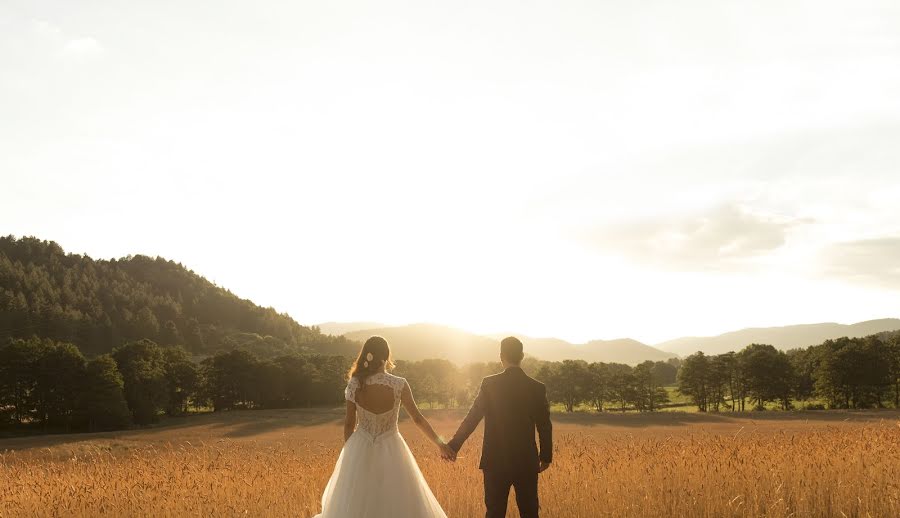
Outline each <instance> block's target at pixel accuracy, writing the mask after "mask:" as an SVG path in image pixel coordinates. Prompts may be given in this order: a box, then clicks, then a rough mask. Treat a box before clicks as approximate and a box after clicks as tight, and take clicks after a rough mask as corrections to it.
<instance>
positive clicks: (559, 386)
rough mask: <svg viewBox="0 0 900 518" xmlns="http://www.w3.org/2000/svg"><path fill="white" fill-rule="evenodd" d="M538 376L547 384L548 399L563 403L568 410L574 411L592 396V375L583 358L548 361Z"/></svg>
mask: <svg viewBox="0 0 900 518" xmlns="http://www.w3.org/2000/svg"><path fill="white" fill-rule="evenodd" d="M538 378H539V379H540V380H541V381H543V382H544V383H545V384H546V386H547V399H548V400H550V401H551V402H553V403H562V405H563V406H564V407H565V409H566V412H573V411H574V410H575V407H576V406H578V405H579V404H581V403H582V402H584V401H587V400H588V399H589V398H590V383H591V376H590V372H589V370H588V364H587V362H585V361H583V360H563V361H562V362H553V363H546V364H544V366H542V367H541V369H540V370H539V372H538Z"/></svg>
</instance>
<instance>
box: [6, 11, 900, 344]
mask: <svg viewBox="0 0 900 518" xmlns="http://www.w3.org/2000/svg"><path fill="white" fill-rule="evenodd" d="M897 27H900V4H898V3H897V2H895V1H893V0H878V1H865V0H864V1H856V2H842V1H834V0H816V1H792V2H776V1H761V2H753V3H750V2H743V1H736V0H708V1H697V0H684V1H680V2H665V1H661V0H659V1H648V2H612V1H598V0H590V1H571V0H555V1H548V2H539V1H515V2H511V1H492V0H487V1H485V0H480V1H475V2H466V1H460V2H431V1H423V0H415V1H404V2H398V1H394V0H386V1H381V2H355V1H330V2H308V1H299V2H298V1H267V2H238V1H231V0H217V1H215V2H213V1H183V0H179V1H154V2H100V1H73V0H67V1H58V2H47V1H40V0H37V1H35V0H27V1H18V0H0V200H2V201H0V234H13V235H17V236H22V235H34V236H37V237H40V238H42V239H49V240H53V241H56V242H58V243H59V244H60V245H62V246H63V248H65V249H66V250H67V251H70V252H74V253H85V254H88V255H90V256H91V257H94V258H113V257H122V256H126V255H129V254H146V255H151V256H157V255H159V256H163V257H166V258H169V259H173V260H175V261H178V262H181V263H183V264H185V265H186V266H188V267H189V268H191V269H193V270H194V271H195V272H197V273H199V274H201V275H203V276H205V277H207V278H209V279H210V280H212V281H214V282H216V283H217V284H218V285H220V286H223V287H226V288H228V289H230V290H231V291H233V292H234V293H236V294H237V295H239V296H241V297H245V298H249V299H251V300H253V301H254V302H257V303H259V304H261V305H265V306H272V307H275V308H276V309H277V310H279V311H283V312H287V313H289V314H290V315H291V316H293V317H294V318H295V319H296V320H297V321H299V322H300V323H303V324H315V323H319V322H325V321H357V320H364V321H378V322H384V323H386V324H406V323H414V322H434V323H441V324H446V325H451V326H455V327H460V328H463V329H468V330H471V331H474V332H482V333H496V332H516V333H521V334H525V335H529V336H557V337H560V338H564V339H568V340H571V341H576V342H578V341H586V340H589V339H601V338H604V339H612V338H619V337H632V338H635V339H638V340H641V341H644V342H646V343H650V344H653V343H656V342H659V341H662V340H666V339H670V338H675V337H679V336H685V335H694V336H697V335H714V334H718V333H722V332H726V331H730V330H735V329H739V328H743V327H751V326H775V325H788V324H796V323H812V322H826V321H834V322H841V323H853V322H857V321H861V320H867V319H872V318H883V317H898V316H900V313H898V308H900V203H898V200H900V145H898V143H900V31H898V30H897Z"/></svg>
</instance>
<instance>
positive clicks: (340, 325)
mask: <svg viewBox="0 0 900 518" xmlns="http://www.w3.org/2000/svg"><path fill="white" fill-rule="evenodd" d="M314 327H318V328H319V331H321V332H322V333H323V334H326V335H331V336H341V335H345V334H347V333H352V332H354V331H364V330H366V329H379V328H382V327H388V326H386V325H384V324H382V323H380V322H323V323H321V324H316V325H315V326H314Z"/></svg>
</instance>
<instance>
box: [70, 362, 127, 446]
mask: <svg viewBox="0 0 900 518" xmlns="http://www.w3.org/2000/svg"><path fill="white" fill-rule="evenodd" d="M81 385H82V386H81V387H80V389H79V391H78V398H77V405H76V410H75V416H74V422H75V423H77V424H78V425H79V426H80V427H82V428H84V429H87V431H89V432H97V431H102V430H116V429H120V428H124V427H126V426H128V425H129V424H130V423H131V413H130V411H129V410H128V403H127V402H126V401H125V393H124V388H125V382H124V380H123V379H122V374H121V373H120V372H119V369H118V367H117V366H116V361H115V360H114V359H113V358H112V356H110V355H108V354H105V355H103V356H98V357H96V358H94V359H92V360H90V361H88V362H87V365H86V367H85V370H84V378H83V379H82V380H81Z"/></svg>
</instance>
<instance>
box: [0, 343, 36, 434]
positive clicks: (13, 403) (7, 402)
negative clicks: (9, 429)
mask: <svg viewBox="0 0 900 518" xmlns="http://www.w3.org/2000/svg"><path fill="white" fill-rule="evenodd" d="M40 347H41V344H40V341H39V340H38V339H37V338H33V339H29V340H20V339H19V340H10V341H9V343H8V344H7V345H6V346H4V347H2V348H0V411H7V412H8V414H9V417H10V420H11V421H13V422H14V423H22V422H25V421H26V420H28V419H31V418H33V417H34V405H33V404H32V403H33V401H32V397H33V393H34V390H35V385H36V380H35V376H34V367H35V365H36V364H37V361H38V356H39V348H40Z"/></svg>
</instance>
